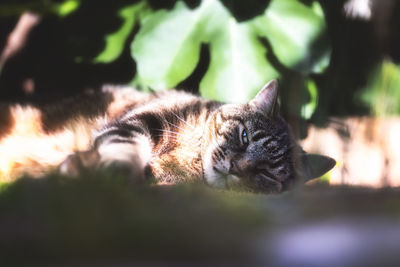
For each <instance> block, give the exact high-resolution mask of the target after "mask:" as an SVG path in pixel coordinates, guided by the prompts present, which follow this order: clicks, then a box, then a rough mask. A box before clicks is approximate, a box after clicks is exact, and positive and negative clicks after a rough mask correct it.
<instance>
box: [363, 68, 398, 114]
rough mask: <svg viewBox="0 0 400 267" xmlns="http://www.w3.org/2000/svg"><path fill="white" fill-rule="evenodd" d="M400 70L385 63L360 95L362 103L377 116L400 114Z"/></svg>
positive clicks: (372, 76) (375, 72)
mask: <svg viewBox="0 0 400 267" xmlns="http://www.w3.org/2000/svg"><path fill="white" fill-rule="evenodd" d="M399 88H400V68H399V66H397V65H395V64H394V63H392V62H390V61H384V62H382V64H381V65H380V66H378V67H377V68H376V69H375V70H374V72H373V73H372V75H371V78H370V80H369V82H368V85H367V87H366V88H365V89H364V90H363V91H362V92H361V93H360V95H359V98H360V99H361V101H362V102H363V103H364V104H366V105H367V106H369V107H370V108H371V111H372V113H373V114H374V115H375V116H390V115H399V114H400V102H399V99H400V90H399Z"/></svg>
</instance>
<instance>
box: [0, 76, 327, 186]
mask: <svg viewBox="0 0 400 267" xmlns="http://www.w3.org/2000/svg"><path fill="white" fill-rule="evenodd" d="M104 94H107V95H112V99H111V100H109V101H108V102H107V103H106V105H104V106H105V107H106V108H104V109H99V110H97V111H96V112H97V114H96V115H95V116H94V115H93V114H91V115H90V116H89V118H87V117H83V116H81V117H78V118H74V119H73V120H70V121H69V122H68V123H66V124H65V125H66V126H65V127H67V126H68V125H69V126H70V127H72V128H73V127H78V126H76V125H78V124H79V122H84V123H86V128H85V129H90V130H91V131H93V133H92V134H91V135H90V138H88V137H89V135H88V134H86V135H85V136H86V137H87V140H88V141H87V142H86V143H85V142H84V143H85V144H84V145H81V146H79V147H78V146H77V147H74V148H73V149H72V150H71V151H69V154H70V155H69V156H68V157H66V159H65V160H63V161H62V162H61V161H60V162H58V164H57V162H54V163H55V164H53V167H54V166H57V165H59V164H60V163H61V164H60V165H59V170H60V171H61V172H62V173H66V174H69V175H77V174H79V173H80V172H81V171H82V170H85V169H99V168H116V169H119V170H124V172H125V173H126V175H128V176H130V177H131V178H132V179H133V180H134V181H136V182H141V181H143V180H145V179H147V178H148V177H149V176H152V177H153V178H154V179H155V180H156V181H157V183H178V182H181V181H187V180H204V181H205V182H206V183H208V184H210V185H212V186H215V187H221V188H225V187H227V186H229V184H230V183H231V182H232V181H233V182H234V183H241V184H245V185H247V186H248V187H250V188H253V189H254V190H257V191H263V192H271V191H273V192H279V191H282V190H284V189H286V188H288V187H289V185H290V184H292V183H293V181H295V180H296V179H297V178H304V177H305V178H311V177H316V176H319V175H322V174H323V173H324V172H326V171H327V170H329V169H330V168H332V167H333V162H334V161H333V160H332V159H330V158H328V157H323V156H319V155H307V154H305V153H304V152H302V150H301V149H300V148H299V147H298V146H297V145H296V143H295V142H294V140H293V138H292V136H291V134H290V130H289V128H288V126H287V124H286V123H285V122H284V120H283V119H282V118H281V117H280V116H279V113H278V105H277V103H276V99H277V82H276V81H272V82H270V83H269V84H267V85H266V87H265V88H264V89H263V90H261V91H260V93H259V94H258V95H257V96H256V97H255V98H254V99H253V100H251V101H250V102H249V103H247V104H223V103H220V102H216V101H211V100H206V99H203V98H200V97H197V96H194V95H191V94H187V93H183V92H178V91H168V92H162V93H155V94H145V93H140V92H137V91H134V90H130V89H116V88H106V89H104ZM96 112H95V113H96ZM77 123H78V124H77ZM74 125H75V126H74ZM65 127H64V128H63V129H64V130H65V129H67V128H65ZM42 128H43V129H46V127H45V125H42ZM44 132H45V131H44ZM61 132H62V131H61ZM244 133H246V138H247V134H248V140H247V139H246V142H245V144H244V142H243V140H242V139H243V136H242V135H243V134H244ZM47 134H48V133H47ZM11 136H12V134H9V135H8V136H6V139H7V137H11ZM79 137H80V136H79V133H76V136H75V138H77V139H79ZM89 139H90V140H89ZM2 143H3V142H2ZM2 143H0V149H1V146H2ZM66 152H67V150H66ZM315 159H317V162H318V164H315V165H314V166H311V167H310V166H309V165H310V164H309V163H310V160H312V161H313V162H315ZM0 160H1V159H0ZM31 160H33V161H35V159H31ZM0 163H1V161H0ZM37 165H38V166H40V165H41V163H40V162H37ZM42 165H46V164H42ZM50 165H52V164H48V167H49V168H51V166H50ZM311 165H312V164H311ZM318 165H320V166H318ZM27 166H29V164H27ZM10 169H11V170H12V169H13V168H10ZM39 169H40V167H39ZM23 170H24V171H26V172H29V167H28V168H27V167H25V168H23ZM11 174H12V172H10V175H11ZM3 176H4V174H3Z"/></svg>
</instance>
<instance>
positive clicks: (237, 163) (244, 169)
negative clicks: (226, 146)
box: [229, 159, 253, 174]
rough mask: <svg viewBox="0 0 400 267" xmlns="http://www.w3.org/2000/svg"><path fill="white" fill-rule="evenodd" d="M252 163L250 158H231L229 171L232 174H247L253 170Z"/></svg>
mask: <svg viewBox="0 0 400 267" xmlns="http://www.w3.org/2000/svg"><path fill="white" fill-rule="evenodd" d="M252 168H253V167H252V164H250V162H249V161H248V160H244V159H241V160H234V159H232V160H231V164H230V168H229V173H230V174H246V173H248V172H251V171H252Z"/></svg>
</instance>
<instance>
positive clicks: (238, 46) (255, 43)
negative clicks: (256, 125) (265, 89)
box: [200, 18, 279, 103]
mask: <svg viewBox="0 0 400 267" xmlns="http://www.w3.org/2000/svg"><path fill="white" fill-rule="evenodd" d="M216 35H217V36H219V37H218V38H215V39H212V40H210V43H211V62H210V67H209V70H208V71H207V73H206V75H205V77H204V79H203V80H202V81H201V83H200V92H201V94H202V95H203V96H205V97H207V98H210V99H217V100H222V101H226V102H234V103H239V102H246V101H248V100H249V99H251V98H252V97H253V96H254V95H255V94H256V93H257V92H258V90H260V89H261V87H262V86H263V85H264V84H265V83H266V82H267V81H268V80H270V79H272V78H276V77H278V76H279V74H278V73H277V72H276V71H275V70H274V68H273V67H272V66H271V65H270V64H269V63H268V61H267V60H266V49H265V48H264V46H263V45H262V44H261V43H260V41H259V40H258V39H257V38H256V36H255V35H254V34H253V33H252V31H251V29H250V28H249V27H248V24H243V23H237V22H236V21H235V20H234V19H233V18H229V19H227V21H226V22H224V23H223V24H221V25H220V27H219V29H218V32H217V33H216Z"/></svg>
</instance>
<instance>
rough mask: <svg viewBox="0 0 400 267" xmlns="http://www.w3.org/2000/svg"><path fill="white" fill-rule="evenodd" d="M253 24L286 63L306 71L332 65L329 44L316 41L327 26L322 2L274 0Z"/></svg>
mask: <svg viewBox="0 0 400 267" xmlns="http://www.w3.org/2000/svg"><path fill="white" fill-rule="evenodd" d="M251 24H252V26H253V27H254V28H255V30H256V31H257V34H258V35H259V36H263V37H265V38H267V39H268V40H269V41H270V43H271V46H272V49H273V51H274V53H275V55H276V56H277V57H278V59H279V60H280V62H281V63H283V64H284V65H285V66H287V67H289V68H294V69H295V70H297V71H299V72H300V73H303V74H308V73H310V72H321V71H323V70H324V69H325V68H326V67H327V66H328V64H329V59H330V48H329V46H328V45H327V44H326V42H322V43H321V42H320V43H315V44H314V45H313V42H317V41H319V40H318V39H317V38H319V37H321V36H320V35H321V34H323V33H324V31H325V28H326V25H325V20H324V15H323V12H322V8H321V6H320V5H319V3H317V2H313V4H312V6H311V8H310V7H308V6H306V5H304V4H303V3H301V2H300V1H296V0H284V1H282V0H273V1H271V3H270V5H269V7H268V8H267V9H266V11H265V13H264V15H263V16H259V17H257V18H255V19H254V20H253V21H252V22H251ZM322 37H323V36H322Z"/></svg>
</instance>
